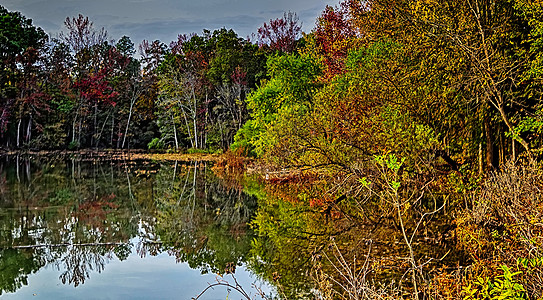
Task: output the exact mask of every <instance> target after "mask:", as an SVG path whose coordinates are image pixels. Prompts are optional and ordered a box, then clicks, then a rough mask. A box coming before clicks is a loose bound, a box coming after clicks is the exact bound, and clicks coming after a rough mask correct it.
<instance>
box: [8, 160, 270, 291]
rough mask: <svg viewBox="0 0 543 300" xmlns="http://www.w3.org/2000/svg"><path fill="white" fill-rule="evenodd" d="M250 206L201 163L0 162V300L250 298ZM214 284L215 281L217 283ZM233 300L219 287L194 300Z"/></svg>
mask: <svg viewBox="0 0 543 300" xmlns="http://www.w3.org/2000/svg"><path fill="white" fill-rule="evenodd" d="M256 202H257V200H256V199H255V198H254V197H251V196H248V195H246V194H244V193H243V192H242V191H241V190H240V189H237V188H234V187H229V186H228V185H227V184H225V183H224V182H222V181H221V180H220V179H218V178H217V177H215V176H214V175H213V173H212V172H211V171H210V165H208V164H206V163H181V162H171V163H155V162H149V161H95V160H89V161H86V160H84V159H83V160H82V159H81V158H78V159H62V160H45V159H39V158H30V159H29V158H26V159H23V158H17V157H1V158H0V295H1V296H0V297H1V298H2V299H4V298H6V299H74V298H78V299H191V298H192V297H195V296H197V295H198V294H199V293H200V292H202V291H203V290H204V289H205V288H206V287H207V286H208V285H209V284H210V283H214V282H216V280H217V279H224V280H227V281H228V282H229V283H232V284H233V283H234V280H233V277H231V276H232V275H226V274H225V272H226V271H232V270H234V269H235V275H234V276H235V278H236V279H237V281H238V283H239V284H240V285H241V286H242V287H243V288H244V289H245V290H246V291H247V292H248V293H250V294H251V295H252V296H255V298H256V299H260V298H259V297H256V293H257V290H256V288H254V287H252V285H253V283H254V284H256V286H257V287H262V289H263V291H265V292H266V293H268V294H270V293H272V291H271V288H270V286H269V285H268V284H266V283H264V282H262V281H259V280H258V279H257V278H256V276H255V275H253V274H252V272H251V271H250V270H248V269H247V268H246V267H245V262H246V260H247V257H248V255H249V251H250V249H251V241H252V240H253V237H254V234H253V233H252V232H251V230H250V228H249V227H248V226H247V223H248V222H249V221H250V220H251V218H252V217H253V215H254V213H255V210H256V208H257V203H256ZM217 274H223V275H224V277H218V275H217ZM227 297H229V298H228V299H241V297H240V296H239V295H238V294H236V292H235V291H234V290H230V291H229V290H227V289H226V288H225V287H224V286H219V287H217V288H215V289H213V290H210V291H208V292H206V293H205V294H204V295H203V296H202V297H201V298H200V299H227Z"/></svg>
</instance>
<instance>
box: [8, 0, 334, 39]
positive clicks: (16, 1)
mask: <svg viewBox="0 0 543 300" xmlns="http://www.w3.org/2000/svg"><path fill="white" fill-rule="evenodd" d="M2 2H3V4H2V5H3V6H5V7H6V8H7V9H8V10H15V11H20V12H21V13H22V14H23V15H25V16H26V17H27V18H30V19H32V20H33V21H34V24H35V25H37V26H40V27H42V28H43V29H44V30H45V31H46V32H48V33H50V34H52V35H53V36H55V35H56V34H58V33H59V32H60V31H61V30H63V22H64V20H65V19H66V17H73V16H77V15H78V14H83V15H85V16H88V17H89V18H90V19H91V20H92V21H93V22H94V24H95V26H96V27H98V28H99V27H105V28H106V30H107V31H108V32H109V34H110V36H111V38H113V39H119V38H120V37H121V36H123V35H127V36H129V37H130V38H131V39H132V40H133V41H134V42H136V43H139V42H140V41H141V40H143V39H147V40H156V39H159V40H161V41H163V42H165V43H169V42H170V41H172V40H174V39H176V37H177V35H178V34H188V33H193V32H196V33H201V32H202V30H203V29H209V30H214V29H218V28H223V27H224V28H228V29H230V28H231V29H233V30H234V31H236V32H237V33H238V35H240V36H241V37H247V36H249V35H250V34H251V33H253V32H256V29H257V28H258V27H259V26H260V25H262V24H263V23H264V22H268V21H269V20H270V19H274V18H278V17H281V16H282V15H283V12H285V11H293V12H296V13H297V14H298V16H299V18H300V21H302V23H303V30H304V31H306V32H308V31H310V30H311V29H312V27H313V26H314V24H315V20H316V18H317V16H318V15H319V14H320V12H322V10H324V7H325V6H326V5H335V4H337V3H338V2H339V0H274V1H268V0H94V1H88V0H24V1H23V0H3V1H2Z"/></svg>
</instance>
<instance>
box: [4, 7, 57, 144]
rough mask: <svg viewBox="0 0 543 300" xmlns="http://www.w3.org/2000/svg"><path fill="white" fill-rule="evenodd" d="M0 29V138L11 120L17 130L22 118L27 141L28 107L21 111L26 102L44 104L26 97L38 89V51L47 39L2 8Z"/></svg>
mask: <svg viewBox="0 0 543 300" xmlns="http://www.w3.org/2000/svg"><path fill="white" fill-rule="evenodd" d="M0 29H1V30H0V61H2V65H3V66H4V67H3V68H2V70H0V100H1V104H0V111H1V114H0V126H1V127H0V137H2V138H5V136H4V133H5V132H6V131H7V130H8V126H9V125H10V118H11V117H16V118H17V119H18V120H19V122H18V124H19V125H18V127H17V128H18V129H19V128H20V125H21V119H22V117H23V115H24V117H25V118H27V122H28V126H27V128H28V129H27V137H28V139H29V138H30V131H31V127H32V123H31V121H30V119H31V118H32V117H31V116H30V115H29V111H28V108H29V107H28V106H26V108H24V107H25V103H27V104H28V103H29V101H30V102H32V103H34V104H39V105H42V104H43V103H38V102H41V100H42V99H41V98H40V97H37V96H36V97H33V96H32V95H30V94H29V93H32V90H35V89H39V83H38V78H37V77H36V76H38V74H37V72H36V71H38V66H37V63H38V61H39V59H40V58H39V55H40V54H39V51H40V49H41V48H42V47H43V46H44V45H45V42H46V41H47V36H46V35H45V33H44V31H43V30H42V29H41V28H38V27H35V26H33V25H32V20H30V19H26V18H25V17H24V16H22V15H21V14H20V13H19V12H9V11H8V10H7V9H5V8H4V7H2V6H0ZM17 63H20V65H17ZM31 72H33V73H31ZM40 92H41V91H40ZM38 93H39V92H38ZM17 99H18V100H17ZM43 100H45V99H43ZM17 110H18V111H17ZM18 139H19V133H17V140H18ZM6 144H8V145H9V138H8V139H6ZM17 146H19V142H17Z"/></svg>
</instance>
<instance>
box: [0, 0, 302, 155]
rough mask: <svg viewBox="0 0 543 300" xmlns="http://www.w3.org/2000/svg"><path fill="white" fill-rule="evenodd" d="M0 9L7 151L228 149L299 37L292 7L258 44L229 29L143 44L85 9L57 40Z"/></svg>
mask: <svg viewBox="0 0 543 300" xmlns="http://www.w3.org/2000/svg"><path fill="white" fill-rule="evenodd" d="M0 15H1V17H2V18H1V21H0V22H1V25H0V26H1V27H0V28H1V32H0V38H1V48H2V49H1V51H0V60H1V61H2V64H3V68H2V70H1V71H0V72H1V76H0V98H1V99H0V145H1V146H0V147H2V148H5V149H78V148H116V149H127V148H148V147H149V148H163V149H166V148H175V149H176V150H179V149H187V148H195V149H208V150H212V151H215V150H222V149H227V148H228V146H229V145H230V144H231V143H232V141H233V136H234V134H235V133H236V131H237V130H238V129H239V128H240V127H241V126H242V125H243V124H244V123H245V121H246V120H247V119H248V113H247V108H246V104H245V101H244V100H245V98H246V96H247V95H248V93H249V91H251V90H252V89H254V88H255V87H256V86H257V84H258V83H259V82H260V80H261V79H262V78H265V77H266V76H267V75H266V59H267V57H268V56H271V55H275V53H276V52H284V51H288V52H292V51H294V48H295V45H296V43H297V41H298V39H299V38H300V37H301V35H300V34H301V27H300V25H299V24H298V18H297V16H296V14H294V13H286V14H285V15H284V16H283V17H282V18H279V19H276V20H270V22H269V24H264V25H263V26H262V28H260V29H259V31H258V33H257V34H256V35H253V36H254V37H255V40H256V41H255V42H252V41H249V40H246V39H243V38H240V37H239V36H238V35H237V34H236V33H235V32H234V31H233V30H227V29H225V28H223V29H219V30H215V31H209V30H204V31H203V33H202V34H199V35H198V34H191V35H179V37H178V39H177V40H176V41H173V42H171V43H170V44H169V45H167V44H165V43H163V42H161V41H158V40H156V41H143V42H142V43H141V44H140V45H139V46H138V47H136V46H135V45H134V43H133V42H132V41H131V39H130V38H129V37H127V36H123V37H122V38H120V39H119V40H118V41H114V40H112V39H111V38H110V37H109V35H108V33H107V32H106V31H105V29H104V28H97V27H96V26H95V25H94V24H93V22H92V21H91V20H89V18H88V17H85V16H83V15H79V16H77V17H71V18H70V17H68V18H66V20H65V22H64V25H65V31H63V32H61V33H60V34H59V35H58V36H57V37H51V36H48V35H47V34H46V33H45V32H44V31H43V30H42V29H41V28H39V27H36V26H34V25H33V24H32V20H30V19H27V18H26V17H24V16H23V15H21V14H20V13H19V12H10V11H8V10H7V9H5V8H3V7H0ZM136 48H137V49H136ZM137 52H139V53H137Z"/></svg>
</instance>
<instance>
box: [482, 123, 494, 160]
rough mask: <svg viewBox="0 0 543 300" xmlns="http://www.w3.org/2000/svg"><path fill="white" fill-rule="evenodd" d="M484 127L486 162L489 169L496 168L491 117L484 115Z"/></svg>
mask: <svg viewBox="0 0 543 300" xmlns="http://www.w3.org/2000/svg"><path fill="white" fill-rule="evenodd" d="M484 129H485V144H486V155H485V164H486V168H487V169H488V170H493V169H494V143H493V141H492V130H491V127H490V119H489V117H487V116H485V117H484Z"/></svg>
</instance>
